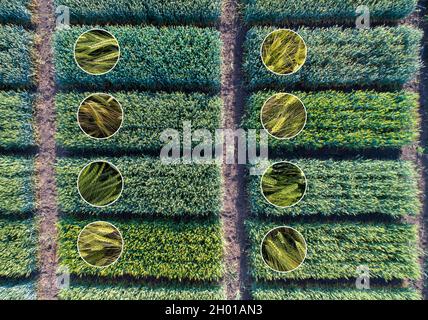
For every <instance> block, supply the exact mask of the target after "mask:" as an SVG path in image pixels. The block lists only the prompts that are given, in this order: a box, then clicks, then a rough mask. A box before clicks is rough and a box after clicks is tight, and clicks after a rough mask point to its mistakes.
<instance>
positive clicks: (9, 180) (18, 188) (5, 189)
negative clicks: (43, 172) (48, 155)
mask: <svg viewBox="0 0 428 320" xmlns="http://www.w3.org/2000/svg"><path fill="white" fill-rule="evenodd" d="M33 171H34V163H33V160H32V159H27V158H18V157H6V156H0V215H3V216H5V215H6V216H9V215H19V214H29V213H31V212H33V210H34V209H35V200H34V181H33V174H34V173H33Z"/></svg>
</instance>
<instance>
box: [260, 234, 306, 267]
mask: <svg viewBox="0 0 428 320" xmlns="http://www.w3.org/2000/svg"><path fill="white" fill-rule="evenodd" d="M261 253H262V257H263V261H264V262H265V263H266V265H267V266H268V267H269V268H271V269H272V270H274V271H277V272H291V271H294V270H296V269H297V268H299V267H300V266H301V265H302V264H303V262H304V261H305V259H306V254H307V245H306V241H305V238H304V237H303V236H302V234H301V233H300V232H299V231H297V230H295V229H293V228H290V227H278V228H275V229H273V230H271V231H269V232H268V233H267V234H266V235H265V237H264V238H263V241H262V247H261Z"/></svg>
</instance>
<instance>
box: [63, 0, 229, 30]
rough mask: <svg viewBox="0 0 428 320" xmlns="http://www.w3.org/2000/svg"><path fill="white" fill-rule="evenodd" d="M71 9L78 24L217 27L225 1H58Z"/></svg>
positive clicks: (73, 19)
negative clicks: (222, 3) (153, 24)
mask: <svg viewBox="0 0 428 320" xmlns="http://www.w3.org/2000/svg"><path fill="white" fill-rule="evenodd" d="M55 4H56V5H57V6H58V5H65V6H67V7H69V8H70V19H71V22H72V23H78V24H89V23H92V24H109V23H111V22H112V21H114V22H115V23H117V24H130V23H131V24H142V23H144V24H150V23H155V24H162V25H165V24H198V25H213V24H215V23H216V22H218V20H219V18H220V13H221V0H196V1H195V0H175V1H163V0H140V1H134V0H124V1H120V2H118V1H115V0H99V1H98V2H97V4H94V3H93V1H90V0H55Z"/></svg>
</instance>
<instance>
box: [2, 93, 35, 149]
mask: <svg viewBox="0 0 428 320" xmlns="http://www.w3.org/2000/svg"><path fill="white" fill-rule="evenodd" d="M32 102H33V99H32V96H31V94H29V93H27V92H15V91H0V149H6V150H8V149H13V150H14V149H26V148H28V147H34V146H35V142H34V137H33V120H32V117H33V106H32Z"/></svg>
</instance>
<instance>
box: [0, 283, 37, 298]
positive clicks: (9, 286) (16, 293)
mask: <svg viewBox="0 0 428 320" xmlns="http://www.w3.org/2000/svg"><path fill="white" fill-rule="evenodd" d="M36 298H37V297H36V285H35V283H34V281H32V280H30V281H29V280H2V281H0V300H36Z"/></svg>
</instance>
